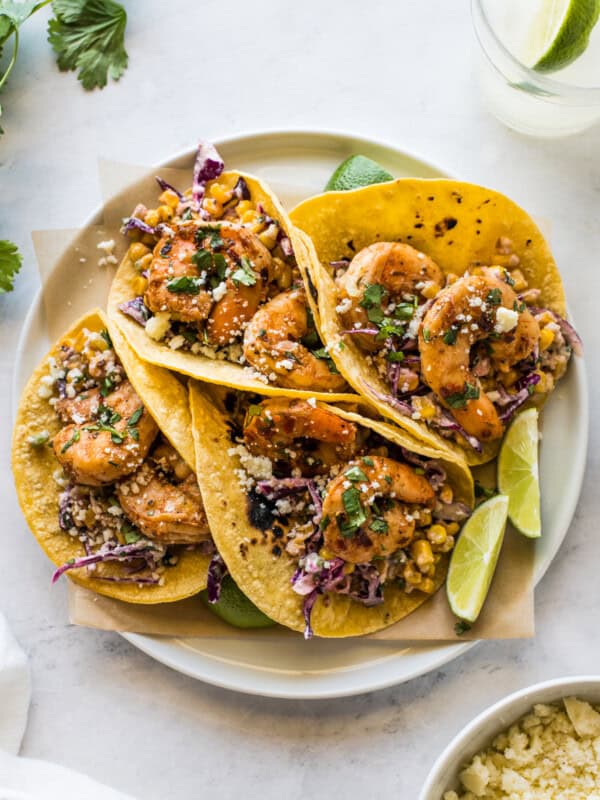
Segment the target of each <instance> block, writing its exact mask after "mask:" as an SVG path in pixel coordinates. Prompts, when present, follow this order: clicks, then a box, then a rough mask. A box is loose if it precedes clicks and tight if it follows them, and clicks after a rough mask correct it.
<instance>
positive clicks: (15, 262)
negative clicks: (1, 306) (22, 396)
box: [0, 6, 23, 294]
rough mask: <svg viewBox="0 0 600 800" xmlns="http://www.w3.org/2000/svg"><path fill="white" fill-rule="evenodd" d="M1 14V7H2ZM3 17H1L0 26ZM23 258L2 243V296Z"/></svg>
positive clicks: (0, 277)
mask: <svg viewBox="0 0 600 800" xmlns="http://www.w3.org/2000/svg"><path fill="white" fill-rule="evenodd" d="M0 12H1V6H0ZM1 23H2V17H0V24H1ZM22 263H23V256H22V255H21V253H19V250H18V248H17V245H16V244H13V243H12V242H7V241H6V240H4V241H0V294H5V292H12V290H13V288H14V281H15V275H16V274H17V272H18V271H19V270H20V269H21V264H22Z"/></svg>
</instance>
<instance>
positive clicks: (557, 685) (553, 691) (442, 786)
mask: <svg viewBox="0 0 600 800" xmlns="http://www.w3.org/2000/svg"><path fill="white" fill-rule="evenodd" d="M563 697H577V698H579V699H581V700H588V701H589V702H591V703H594V704H595V705H599V704H600V676H594V675H583V676H577V677H571V678H555V679H554V680H551V681H544V683H536V684H535V685H534V686H528V687H527V688H526V689H521V690H520V691H518V692H515V693H514V694H510V695H508V697H505V698H504V699H503V700H499V701H498V702H497V703H495V704H494V705H493V706H490V707H489V708H487V709H486V710H485V711H483V712H482V713H481V714H479V716H478V717H475V719H474V720H473V721H472V722H470V723H469V724H468V725H467V726H466V728H463V730H462V731H461V732H460V733H459V734H458V735H457V736H455V737H454V739H453V740H452V741H451V742H450V744H449V745H448V747H446V749H445V750H444V752H443V753H442V754H441V756H440V757H439V758H438V760H437V761H436V762H435V764H434V765H433V769H432V770H431V772H430V773H429V776H428V777H427V780H426V781H425V785H424V786H423V788H422V790H421V794H420V795H419V800H442V798H443V796H444V792H448V791H450V790H451V789H454V790H455V791H458V790H459V780H458V775H459V773H460V771H461V770H462V769H463V767H464V766H465V764H467V763H468V762H469V761H470V760H471V758H472V757H473V756H474V755H475V754H476V753H479V752H480V751H481V750H484V749H485V748H486V747H489V745H490V744H491V743H492V740H493V739H495V737H496V736H497V735H498V734H499V733H502V731H505V730H506V729H507V728H509V727H510V726H511V725H512V724H513V723H514V722H516V721H517V720H519V719H520V718H521V717H522V716H524V715H525V714H527V713H528V711H530V710H531V708H532V707H533V706H534V705H535V704H536V703H552V702H558V701H559V700H562V698H563Z"/></svg>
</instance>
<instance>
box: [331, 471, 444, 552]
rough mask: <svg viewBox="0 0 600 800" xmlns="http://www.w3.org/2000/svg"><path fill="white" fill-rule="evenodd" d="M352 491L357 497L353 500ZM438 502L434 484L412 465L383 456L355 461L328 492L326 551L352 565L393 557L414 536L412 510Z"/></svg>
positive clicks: (336, 478) (335, 479)
mask: <svg viewBox="0 0 600 800" xmlns="http://www.w3.org/2000/svg"><path fill="white" fill-rule="evenodd" d="M363 475H364V479H363ZM349 476H350V477H352V481H351V480H350V477H349ZM357 477H358V480H357ZM352 489H354V490H355V494H354V496H353V497H352V498H350V497H349V495H348V491H352ZM434 500H435V492H434V491H433V489H432V487H431V485H430V483H429V482H428V481H427V479H426V478H425V477H424V476H423V475H417V473H416V472H415V471H414V469H413V468H412V467H410V466H408V464H400V463H399V462H398V461H394V460H392V459H391V458H383V457H382V456H366V457H363V458H360V459H357V460H355V461H351V462H350V463H349V464H347V465H346V467H345V468H344V469H343V471H342V472H340V474H339V475H338V476H337V477H335V478H334V479H333V480H332V481H330V483H329V484H328V485H327V488H326V490H325V497H324V498H323V516H322V520H323V522H322V523H321V524H322V525H323V526H324V527H323V537H324V544H325V547H326V548H327V549H328V550H330V551H331V552H332V553H334V554H335V555H336V556H339V557H340V558H343V559H344V560H345V561H350V562H351V563H353V564H365V563H367V562H369V561H372V559H373V558H375V557H377V556H389V555H391V554H392V553H394V552H395V551H396V550H399V549H400V548H402V547H406V546H407V545H409V544H410V542H411V541H412V539H413V537H414V533H415V519H414V516H413V514H411V513H410V508H409V506H410V505H414V504H419V505H426V506H431V505H432V504H433V502H434ZM350 512H352V513H350Z"/></svg>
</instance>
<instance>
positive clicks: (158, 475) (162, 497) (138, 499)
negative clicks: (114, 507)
mask: <svg viewBox="0 0 600 800" xmlns="http://www.w3.org/2000/svg"><path fill="white" fill-rule="evenodd" d="M116 491H117V497H118V499H119V503H120V504H121V508H122V509H123V511H124V512H125V514H126V516H127V518H128V519H129V521H130V522H132V523H133V524H134V525H135V526H136V527H137V528H139V530H140V531H141V532H142V533H143V534H144V536H147V537H148V538H149V539H154V540H156V541H159V542H161V543H162V544H197V543H198V542H202V541H205V540H208V539H209V538H210V530H209V527H208V521H207V519H206V514H205V512H204V506H203V503H202V496H201V494H200V489H199V488H198V481H197V480H196V476H195V475H194V473H193V472H192V470H191V469H190V468H189V467H188V466H187V464H185V462H184V461H183V460H182V459H181V458H180V457H179V455H178V453H177V452H176V451H175V450H174V449H173V447H171V445H169V444H167V443H166V442H161V443H160V444H159V445H158V446H157V447H156V448H155V449H154V451H153V452H152V454H151V455H150V456H149V457H148V458H147V459H146V461H144V463H143V464H142V466H141V467H140V468H139V469H138V470H137V472H135V473H134V474H133V475H131V476H130V477H129V478H126V479H125V480H124V481H121V482H120V483H119V484H117V487H116Z"/></svg>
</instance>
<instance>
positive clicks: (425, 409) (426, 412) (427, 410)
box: [419, 400, 436, 419]
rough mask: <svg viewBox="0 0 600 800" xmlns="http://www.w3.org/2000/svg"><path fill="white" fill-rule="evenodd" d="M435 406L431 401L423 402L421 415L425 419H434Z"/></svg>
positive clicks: (420, 406)
mask: <svg viewBox="0 0 600 800" xmlns="http://www.w3.org/2000/svg"><path fill="white" fill-rule="evenodd" d="M435 413H436V411H435V406H434V405H433V403H432V402H431V400H421V402H420V404H419V414H420V415H421V416H422V417H423V419H433V418H434V417H435Z"/></svg>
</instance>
